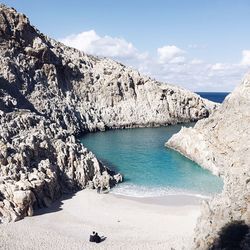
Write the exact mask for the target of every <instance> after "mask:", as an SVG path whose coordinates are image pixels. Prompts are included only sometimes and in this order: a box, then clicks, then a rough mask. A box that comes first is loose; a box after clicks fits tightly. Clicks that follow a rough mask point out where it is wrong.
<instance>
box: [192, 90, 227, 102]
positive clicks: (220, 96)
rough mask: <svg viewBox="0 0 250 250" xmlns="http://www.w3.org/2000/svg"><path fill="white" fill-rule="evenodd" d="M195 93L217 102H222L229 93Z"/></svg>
mask: <svg viewBox="0 0 250 250" xmlns="http://www.w3.org/2000/svg"><path fill="white" fill-rule="evenodd" d="M196 93H197V94H198V95H200V96H201V97H203V98H206V99H208V100H210V101H213V102H219V103H222V102H223V101H224V99H225V98H226V96H227V95H228V94H230V93H229V92H196Z"/></svg>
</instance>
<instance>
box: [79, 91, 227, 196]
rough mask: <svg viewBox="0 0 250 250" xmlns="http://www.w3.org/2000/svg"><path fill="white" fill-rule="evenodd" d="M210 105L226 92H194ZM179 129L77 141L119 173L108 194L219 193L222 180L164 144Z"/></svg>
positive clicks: (146, 130) (125, 132)
mask: <svg viewBox="0 0 250 250" xmlns="http://www.w3.org/2000/svg"><path fill="white" fill-rule="evenodd" d="M198 94H199V95H200V96H202V97H204V98H207V99H209V100H211V101H214V102H219V103H221V102H223V100H224V99H225V97H226V96H227V95H228V94H229V93H221V92H220V93H212V92H198ZM181 126H187V127H192V126H194V123H189V124H184V125H183V124H182V125H173V126H168V127H158V128H134V129H123V130H109V131H106V132H96V133H88V134H86V135H84V136H83V137H82V138H81V142H82V143H83V144H84V145H85V146H86V147H87V148H88V149H90V150H91V151H92V152H93V153H94V154H95V155H96V156H97V157H98V159H100V160H101V161H102V162H103V163H104V164H105V165H106V166H108V167H109V168H111V169H113V170H114V171H116V172H120V173H122V175H123V176H124V182H123V183H121V184H119V185H117V186H116V187H115V188H113V189H112V191H111V192H113V193H115V194H119V195H124V196H131V197H160V196H167V195H190V196H197V197H210V196H212V195H213V194H216V193H219V192H221V190H222V188H223V182H222V180H221V179H220V178H219V177H217V176H215V175H213V174H212V173H211V172H209V171H208V170H205V169H203V168H201V167H200V166H199V165H198V164H196V163H195V162H193V161H191V160H189V159H188V158H186V157H184V156H183V155H181V154H179V153H178V152H176V151H174V150H172V149H169V148H166V147H165V146H164V144H165V142H166V141H167V140H168V139H169V138H170V137H171V136H172V135H173V134H175V133H177V132H178V131H179V130H180V129H181Z"/></svg>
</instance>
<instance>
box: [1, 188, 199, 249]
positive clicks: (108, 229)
mask: <svg viewBox="0 0 250 250" xmlns="http://www.w3.org/2000/svg"><path fill="white" fill-rule="evenodd" d="M168 198H169V201H168V202H166V197H164V199H162V197H156V198H132V197H125V196H123V197H122V196H120V195H114V194H97V193H96V191H95V190H83V191H79V192H77V193H75V194H74V195H73V196H65V197H63V199H61V200H60V201H57V202H55V203H53V204H52V206H51V207H49V208H45V209H40V210H38V211H37V212H36V214H35V216H33V217H27V218H25V219H23V220H21V221H18V222H15V223H10V224H2V225H0V235H1V241H0V249H46V250H48V249H171V248H172V249H175V250H177V249H190V247H191V245H192V241H193V231H194V228H195V224H196V220H197V218H198V216H199V214H200V206H199V205H198V204H197V202H198V201H197V199H196V200H194V199H192V198H191V199H190V197H186V200H185V199H184V197H182V196H179V197H172V198H170V197H168ZM161 199H162V200H163V201H162V202H160V200H161ZM180 199H181V200H180ZM188 199H190V201H189V202H187V200H188ZM177 200H179V201H178V202H177ZM199 202H200V200H199ZM92 231H97V232H99V234H100V235H101V236H102V235H103V236H106V237H107V239H106V240H105V241H103V242H102V243H100V244H95V243H89V242H88V238H89V235H90V233H91V232H92Z"/></svg>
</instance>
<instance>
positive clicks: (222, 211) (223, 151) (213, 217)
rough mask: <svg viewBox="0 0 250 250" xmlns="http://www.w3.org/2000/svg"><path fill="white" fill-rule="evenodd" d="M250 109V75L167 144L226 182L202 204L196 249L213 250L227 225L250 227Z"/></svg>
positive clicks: (197, 228)
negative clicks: (206, 115) (240, 222)
mask: <svg viewBox="0 0 250 250" xmlns="http://www.w3.org/2000/svg"><path fill="white" fill-rule="evenodd" d="M249 107H250V74H248V75H246V77H245V78H244V80H243V81H242V83H241V84H240V85H239V86H238V87H237V88H236V89H235V90H234V91H233V92H232V93H231V94H230V95H229V96H228V97H227V98H226V100H225V101H224V102H223V104H222V105H221V106H220V108H218V109H217V110H216V111H215V112H214V113H213V114H212V115H211V116H210V117H209V118H207V119H204V120H202V121H199V122H197V124H196V125H195V127H194V128H182V130H181V131H180V132H179V133H177V134H175V135H174V136H173V137H172V138H170V139H169V141H168V142H167V143H166V145H167V146H168V147H171V148H173V149H175V150H177V151H179V152H180V153H182V154H183V155H185V156H187V157H188V158H190V159H192V160H194V161H195V162H197V163H198V164H200V165H201V166H203V167H204V168H207V169H209V170H211V171H212V172H213V173H215V174H218V175H219V176H221V177H222V178H223V180H224V189H223V192H222V193H221V194H219V195H217V196H215V197H214V198H213V199H212V200H211V201H209V202H204V204H203V209H202V215H201V217H200V218H199V220H198V223H197V227H196V238H195V248H196V249H202V250H204V249H208V248H210V247H211V246H212V245H213V244H214V241H215V239H216V238H217V237H218V232H219V231H220V229H221V228H222V227H223V226H224V225H225V224H226V223H230V222H232V221H241V220H243V221H244V222H245V223H246V224H247V225H250V109H249ZM249 247H250V243H249ZM242 249H243V248H242ZM245 249H249V248H245Z"/></svg>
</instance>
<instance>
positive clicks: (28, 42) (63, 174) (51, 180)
mask: <svg viewBox="0 0 250 250" xmlns="http://www.w3.org/2000/svg"><path fill="white" fill-rule="evenodd" d="M214 108H215V105H214V104H213V103H211V102H209V101H205V100H203V99H202V98H200V96H198V95H196V94H193V93H191V92H189V91H187V90H184V89H181V88H178V87H175V86H172V85H168V84H162V83H159V82H157V81H155V80H152V79H150V78H149V77H145V76H141V75H140V74H139V73H138V72H137V71H135V70H133V69H130V68H128V67H125V66H124V65H122V64H120V63H117V62H114V61H112V60H109V59H100V58H97V57H93V56H90V55H86V54H85V53H83V52H81V51H78V50H76V49H73V48H69V47H66V46H64V45H63V44H61V43H59V42H56V41H54V40H52V39H50V38H48V37H46V36H45V35H43V34H41V33H40V32H39V31H38V30H36V29H35V28H34V27H33V26H31V25H30V23H29V20H28V18H27V17H26V16H25V15H23V14H20V13H17V12H16V11H15V10H14V9H11V8H8V7H6V6H4V5H0V121H1V123H0V221H11V220H18V219H20V218H22V217H24V216H26V215H32V213H33V209H34V208H37V207H42V206H48V205H49V204H50V203H51V202H53V201H54V200H55V199H57V198H58V197H59V196H60V195H61V194H62V193H63V192H68V191H74V190H79V189H83V188H85V187H88V186H89V187H91V188H96V187H102V188H109V187H111V186H113V185H115V184H116V183H117V182H119V181H121V175H119V174H118V175H116V174H115V173H113V172H112V171H110V170H109V169H108V168H106V167H105V166H103V164H102V163H100V162H99V161H98V160H97V159H96V158H95V156H94V155H93V154H92V153H91V152H89V151H88V150H87V149H86V148H84V146H82V145H81V144H80V143H79V142H78V141H77V139H76V138H75V135H79V134H80V133H84V132H89V131H96V130H105V129H108V128H126V127H139V126H158V125H167V124H175V123H180V122H188V121H196V120H198V119H201V118H204V117H207V116H208V114H209V112H210V111H211V110H212V109H214Z"/></svg>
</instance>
